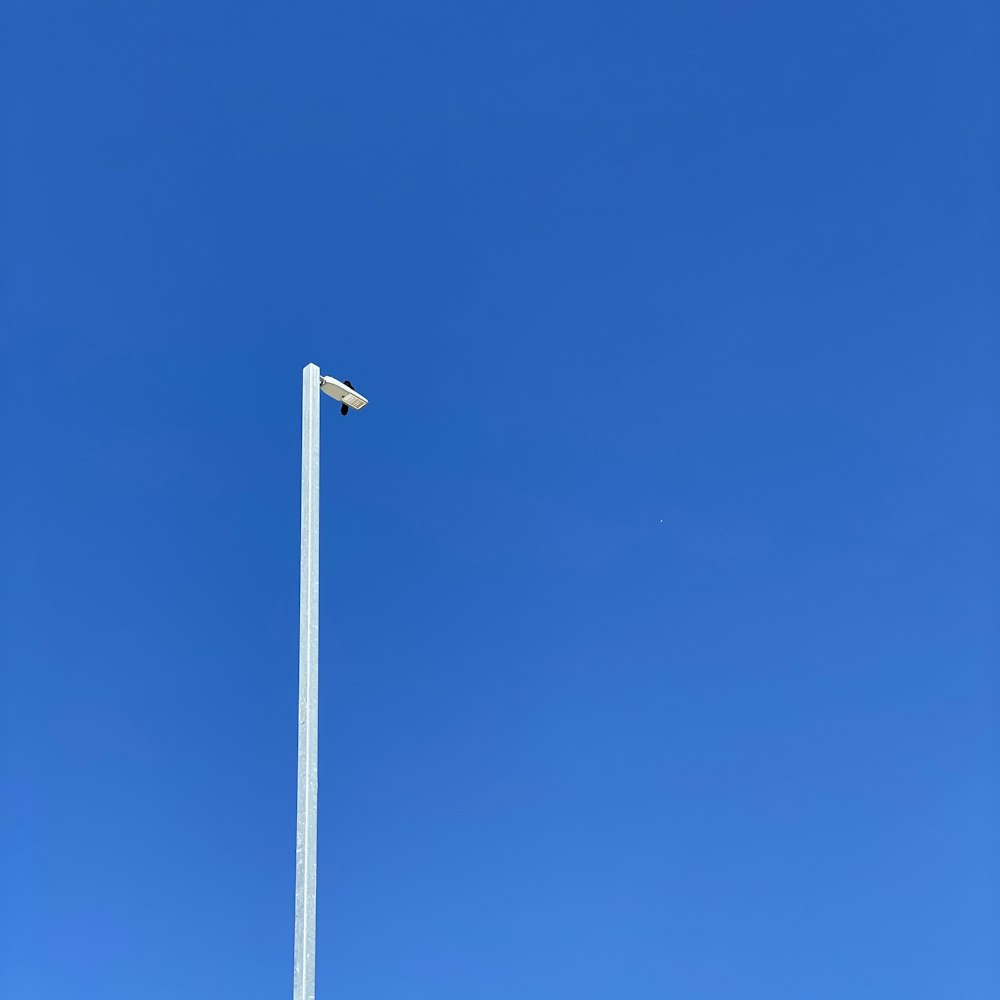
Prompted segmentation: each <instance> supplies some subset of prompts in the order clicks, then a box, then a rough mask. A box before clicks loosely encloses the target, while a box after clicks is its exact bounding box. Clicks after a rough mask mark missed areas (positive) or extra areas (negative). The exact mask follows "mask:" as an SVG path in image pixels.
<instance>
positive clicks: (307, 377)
mask: <svg viewBox="0 0 1000 1000" xmlns="http://www.w3.org/2000/svg"><path fill="white" fill-rule="evenodd" d="M319 380H320V374H319V368H317V367H316V365H306V366H305V368H303V369H302V549H301V557H300V558H301V581H300V586H299V760H298V801H297V804H296V816H295V977H294V981H295V987H294V988H295V992H294V1000H315V996H316V804H317V780H316V779H317V773H316V758H317V752H318V741H317V736H318V733H317V723H318V718H319V716H318V708H319V385H320V382H319Z"/></svg>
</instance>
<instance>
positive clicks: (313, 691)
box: [294, 365, 368, 1000]
mask: <svg viewBox="0 0 1000 1000" xmlns="http://www.w3.org/2000/svg"><path fill="white" fill-rule="evenodd" d="M320 389H322V390H323V392H325V393H327V395H329V396H333V398H334V399H337V400H339V401H340V402H341V403H342V404H343V405H344V406H345V407H350V408H352V409H355V410H360V409H361V408H362V407H364V406H367V405H368V400H367V399H365V397H364V396H362V395H361V393H359V392H357V391H356V390H355V389H354V387H353V386H351V385H350V384H349V383H345V382H341V381H339V380H338V379H335V378H329V377H327V376H324V375H320V373H319V368H317V367H316V365H306V366H305V368H303V369H302V533H301V540H302V547H301V554H300V584H299V751H298V780H297V787H298V798H297V801H296V810H295V974H294V1000H315V996H316V804H317V783H316V757H317V750H318V742H317V736H318V731H317V725H318V721H319V718H318V709H319V392H320ZM344 412H346V410H345V411H344Z"/></svg>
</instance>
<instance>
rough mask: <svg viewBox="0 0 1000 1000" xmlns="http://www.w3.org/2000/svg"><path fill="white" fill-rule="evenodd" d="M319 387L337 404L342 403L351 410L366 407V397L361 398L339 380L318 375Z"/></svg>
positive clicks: (356, 392)
mask: <svg viewBox="0 0 1000 1000" xmlns="http://www.w3.org/2000/svg"><path fill="white" fill-rule="evenodd" d="M319 387H320V388H321V389H322V390H323V391H324V392H325V393H326V394H327V395H328V396H332V397H333V398H334V399H335V400H337V402H338V403H343V404H344V405H345V406H349V407H350V408H351V409H352V410H362V409H364V408H365V407H366V406H367V405H368V400H367V398H366V397H364V396H362V395H361V393H360V392H358V391H357V389H352V388H351V387H350V386H349V385H344V383H343V382H341V381H340V379H337V378H330V376H329V375H320V377H319Z"/></svg>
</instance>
